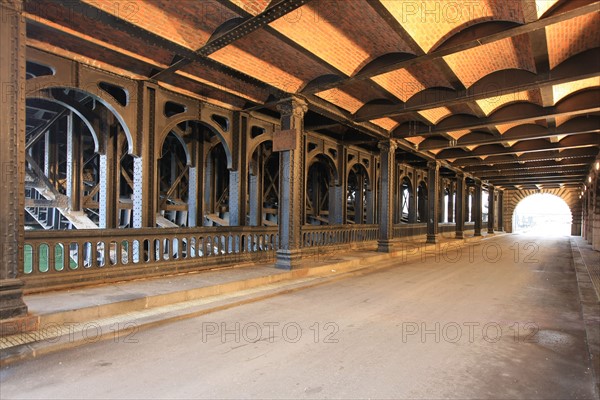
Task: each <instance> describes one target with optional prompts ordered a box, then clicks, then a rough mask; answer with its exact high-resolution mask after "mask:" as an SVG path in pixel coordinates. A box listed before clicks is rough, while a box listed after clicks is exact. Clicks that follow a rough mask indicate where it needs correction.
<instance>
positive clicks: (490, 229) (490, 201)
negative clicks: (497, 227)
mask: <svg viewBox="0 0 600 400" xmlns="http://www.w3.org/2000/svg"><path fill="white" fill-rule="evenodd" d="M495 204H496V202H495V201H494V187H493V186H492V185H488V224H487V225H488V226H487V228H488V233H490V234H493V233H494V217H495V215H496V213H495V210H494V207H495Z"/></svg>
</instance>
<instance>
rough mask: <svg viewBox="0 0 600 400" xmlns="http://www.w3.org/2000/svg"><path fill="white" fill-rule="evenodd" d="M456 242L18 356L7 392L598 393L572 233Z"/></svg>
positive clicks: (4, 384)
mask: <svg viewBox="0 0 600 400" xmlns="http://www.w3.org/2000/svg"><path fill="white" fill-rule="evenodd" d="M453 249H454V250H453V252H451V251H450V250H451V248H450V247H447V248H446V250H447V251H446V253H445V255H444V252H442V253H440V256H439V257H437V256H436V255H435V254H434V253H426V252H424V251H423V252H422V254H420V255H419V256H418V257H416V256H415V257H413V258H412V259H410V260H405V261H406V262H402V261H403V260H401V259H399V258H391V259H383V260H380V261H378V262H376V263H374V264H373V267H372V268H371V269H370V271H372V272H371V273H365V271H363V272H362V273H361V274H354V275H352V276H351V277H350V278H348V279H336V280H330V281H328V282H327V283H325V284H320V285H316V286H312V287H307V288H304V289H303V290H297V291H290V292H288V293H286V294H281V295H277V296H272V297H268V298H265V299H264V300H262V301H258V302H251V303H247V304H244V305H241V306H238V307H233V308H227V309H222V310H220V311H214V312H212V313H209V314H204V315H201V316H198V317H195V318H188V319H185V320H181V321H178V322H174V323H170V324H162V325H160V326H156V327H153V328H150V329H145V330H135V329H134V330H132V331H131V332H130V334H129V335H128V336H120V337H115V338H113V339H114V340H110V341H98V342H97V343H89V344H87V345H86V346H80V347H78V348H74V349H69V350H64V351H60V352H55V353H53V354H48V355H45V356H43V357H39V358H37V359H31V360H26V361H22V362H18V363H12V364H10V365H8V366H6V367H4V368H3V369H2V370H1V371H0V380H1V385H0V397H2V398H3V399H8V398H82V397H85V398H394V399H397V398H421V399H432V398H461V399H464V398H469V399H482V398H489V399H594V398H598V397H597V393H596V392H595V388H594V386H595V385H594V377H593V372H592V369H591V364H590V359H589V358H590V356H589V352H588V348H587V346H586V331H585V326H584V321H583V318H582V313H581V307H580V300H579V295H578V286H577V278H576V273H575V268H574V266H573V257H572V253H571V245H570V241H569V238H549V239H542V238H531V237H526V236H519V235H503V236H499V237H494V238H491V239H488V240H485V241H484V242H481V243H470V244H469V243H467V244H465V245H463V246H462V247H461V249H460V252H459V250H458V249H457V248H453ZM459 254H460V258H459V257H458V255H459ZM90 337H91V336H90ZM90 342H92V340H90Z"/></svg>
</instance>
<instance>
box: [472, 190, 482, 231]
mask: <svg viewBox="0 0 600 400" xmlns="http://www.w3.org/2000/svg"><path fill="white" fill-rule="evenodd" d="M473 197H474V198H473V214H474V217H473V219H474V222H475V235H474V236H481V209H482V207H481V180H479V179H475V196H473Z"/></svg>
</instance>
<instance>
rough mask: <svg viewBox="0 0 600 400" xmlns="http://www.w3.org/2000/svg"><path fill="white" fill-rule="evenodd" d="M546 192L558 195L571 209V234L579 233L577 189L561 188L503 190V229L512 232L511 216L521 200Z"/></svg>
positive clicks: (579, 204)
mask: <svg viewBox="0 0 600 400" xmlns="http://www.w3.org/2000/svg"><path fill="white" fill-rule="evenodd" d="M538 193H547V194H552V195H554V196H557V197H560V198H561V199H563V200H564V201H565V203H567V205H568V206H569V209H570V210H571V215H572V217H573V219H572V223H571V224H572V225H571V234H573V235H575V234H577V235H579V234H580V232H578V230H579V231H580V230H581V212H582V210H581V200H579V189H575V188H563V189H540V190H535V189H528V190H506V191H504V197H503V206H504V230H505V231H506V232H512V218H513V213H514V212H515V208H517V205H518V204H519V203H520V202H521V200H523V199H525V198H526V197H529V196H531V195H533V194H538Z"/></svg>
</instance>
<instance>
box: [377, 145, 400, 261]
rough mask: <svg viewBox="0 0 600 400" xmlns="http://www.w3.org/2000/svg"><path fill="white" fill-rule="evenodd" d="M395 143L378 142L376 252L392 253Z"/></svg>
mask: <svg viewBox="0 0 600 400" xmlns="http://www.w3.org/2000/svg"><path fill="white" fill-rule="evenodd" d="M396 146H397V144H396V142H394V141H393V140H389V141H384V142H379V151H380V153H379V154H380V166H381V187H380V188H379V241H378V246H377V250H378V251H381V252H384V253H389V252H390V251H392V247H393V246H392V239H393V238H394V215H393V202H394V191H393V190H394V189H393V185H394V170H395V168H396Z"/></svg>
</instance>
